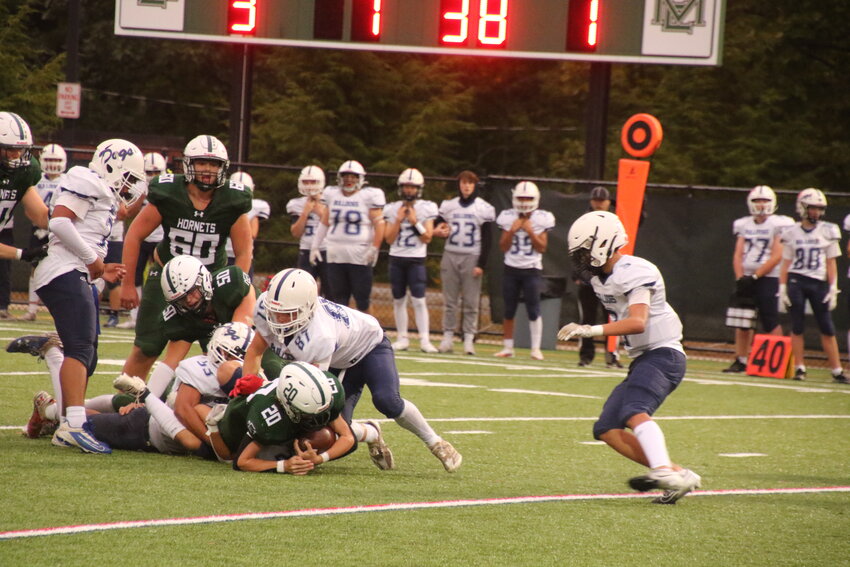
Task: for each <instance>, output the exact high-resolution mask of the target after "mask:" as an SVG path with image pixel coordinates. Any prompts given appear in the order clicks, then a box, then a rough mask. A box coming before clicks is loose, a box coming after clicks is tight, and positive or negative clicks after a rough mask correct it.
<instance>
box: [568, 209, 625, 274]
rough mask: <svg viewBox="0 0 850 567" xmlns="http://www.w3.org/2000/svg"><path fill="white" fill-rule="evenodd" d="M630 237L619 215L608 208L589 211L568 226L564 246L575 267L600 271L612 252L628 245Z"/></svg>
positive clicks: (595, 272)
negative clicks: (606, 209) (608, 210)
mask: <svg viewBox="0 0 850 567" xmlns="http://www.w3.org/2000/svg"><path fill="white" fill-rule="evenodd" d="M628 242H629V237H628V235H627V234H626V229H625V227H624V226H623V223H622V222H620V218H619V217H618V216H617V215H615V214H614V213H609V212H607V211H591V212H589V213H585V214H583V215H582V216H580V217H579V218H578V219H577V220H576V221H575V222H574V223H573V225H572V226H571V227H570V231H569V234H568V235H567V248H568V250H569V252H570V259H571V260H572V261H573V264H574V265H575V267H576V268H578V269H583V270H590V271H591V272H592V273H594V274H599V273H601V270H602V267H603V266H604V265H605V263H606V262H607V261H608V259H609V258H611V256H613V255H614V252H616V251H617V250H619V249H620V248H622V247H623V246H625V245H626V244H628Z"/></svg>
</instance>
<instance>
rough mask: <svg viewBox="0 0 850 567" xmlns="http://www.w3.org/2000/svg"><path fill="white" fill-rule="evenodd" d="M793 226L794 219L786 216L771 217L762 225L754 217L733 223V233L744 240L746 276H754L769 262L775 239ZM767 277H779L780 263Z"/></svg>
mask: <svg viewBox="0 0 850 567" xmlns="http://www.w3.org/2000/svg"><path fill="white" fill-rule="evenodd" d="M793 225H794V219H792V218H791V217H787V216H785V215H769V216H768V217H767V218H765V219H764V222H762V223H757V222H756V221H755V218H754V217H753V216H746V217H741V218H739V219H737V220H736V221H735V222H733V223H732V232H733V233H734V234H735V236H736V237H739V238H743V239H744V256H743V258H742V260H743V266H744V275H745V276H751V275H753V274H754V273H755V271H756V270H757V269H758V268H759V266H761V265H762V264H764V263H765V262H767V260H768V259H769V258H770V253H771V249H772V248H773V243H774V242H775V239H776V238H779V236H780V235H781V234H782V231H783V230H785V229H786V228H788V227H789V226H793ZM765 276H767V277H772V278H776V277H779V263H777V264H776V266H775V267H774V268H773V269H772V270H771V271H770V273H768V274H765Z"/></svg>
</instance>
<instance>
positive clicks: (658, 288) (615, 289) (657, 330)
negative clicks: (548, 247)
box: [558, 211, 701, 504]
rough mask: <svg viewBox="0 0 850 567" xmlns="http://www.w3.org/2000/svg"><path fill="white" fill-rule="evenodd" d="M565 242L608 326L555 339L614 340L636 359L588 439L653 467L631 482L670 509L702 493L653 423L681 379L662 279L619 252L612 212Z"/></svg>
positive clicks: (622, 237)
mask: <svg viewBox="0 0 850 567" xmlns="http://www.w3.org/2000/svg"><path fill="white" fill-rule="evenodd" d="M567 238H568V247H569V253H570V259H571V260H572V262H573V265H574V266H576V267H577V268H579V269H583V270H587V271H588V272H590V273H592V274H593V278H592V279H591V280H590V283H591V285H593V290H594V291H595V292H596V295H597V296H598V297H599V298H600V300H601V301H603V302H604V304H605V306H606V308H607V309H608V312H609V313H611V319H612V322H610V323H607V324H604V325H593V326H590V325H579V324H578V323H569V324H567V325H565V326H563V327H562V328H561V330H560V331H558V339H560V340H562V341H567V340H569V339H571V338H582V337H600V336H609V335H619V336H622V337H623V344H624V345H625V347H626V352H627V353H628V355H629V356H630V357H632V358H633V359H634V360H633V361H632V363H631V364H630V365H629V373H628V375H626V379H625V380H623V381H622V382H620V384H619V385H617V386H616V387H615V388H614V390H613V391H612V392H611V394H610V395H609V396H608V399H607V400H606V401H605V405H604V406H603V407H602V413H601V415H600V416H599V419H598V420H597V421H596V423H595V424H594V425H593V436H594V438H595V439H601V440H602V441H604V442H605V443H607V444H608V445H609V446H610V447H611V448H612V449H614V450H615V451H617V452H618V453H620V454H621V455H623V456H624V457H627V458H629V459H631V460H633V461H635V462H636V463H639V464H641V465H644V466H646V467H649V468H650V469H651V470H650V472H649V474H647V475H645V476H638V477H634V478H632V479H631V480H629V485H630V486H631V487H632V488H633V489H635V490H639V491H641V492H643V491H647V490H652V489H656V488H661V489H663V490H664V494H662V495H661V496H660V497H658V498H656V499H655V500H653V502H655V503H659V504H675V503H676V501H677V500H679V499H680V498H681V497H682V496H684V495H685V494H687V493H688V492H690V491H692V490H693V489H695V488H699V486H700V481H701V479H700V477H699V475H698V474H696V473H695V472H693V471H691V470H688V469H683V468H681V467H680V466H678V465H676V464H674V463H673V462H672V461H671V460H670V456H669V454H668V452H667V444H666V442H665V440H664V433H663V432H662V431H661V428H660V427H659V426H658V424H657V423H656V422H655V421H653V420H652V417H651V416H652V415H653V414H654V413H655V411H656V410H657V409H658V408H659V406H660V405H661V404H662V403H663V402H664V400H665V399H666V398H667V396H669V395H670V393H671V392H673V390H675V389H676V387H677V386H678V385H679V383H680V382H681V381H682V378H683V377H684V375H685V365H686V362H685V361H686V357H685V351H684V349H683V348H682V343H681V339H682V323H681V321H680V320H679V316H678V315H677V314H676V312H675V311H674V310H673V308H672V307H670V305H669V304H668V303H667V298H666V292H665V287H664V278H663V277H662V276H661V272H659V271H658V268H657V267H656V266H655V265H654V264H652V263H651V262H648V261H647V260H644V259H643V258H638V257H637V256H627V255H623V254H620V252H619V250H620V248H622V247H623V246H625V245H626V244H627V243H628V236H627V235H626V230H625V228H623V224H622V223H621V222H620V219H619V218H617V215H615V214H613V213H609V212H602V211H594V212H590V213H585V214H584V215H582V216H581V217H579V218H578V220H576V221H575V222H574V223H573V225H572V226H571V227H570V231H569V235H568V237H567ZM626 427H628V428H629V429H631V430H632V432H634V433H630V432H628V431H626V429H625V428H626Z"/></svg>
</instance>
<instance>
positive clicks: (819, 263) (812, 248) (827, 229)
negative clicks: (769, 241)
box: [782, 221, 841, 281]
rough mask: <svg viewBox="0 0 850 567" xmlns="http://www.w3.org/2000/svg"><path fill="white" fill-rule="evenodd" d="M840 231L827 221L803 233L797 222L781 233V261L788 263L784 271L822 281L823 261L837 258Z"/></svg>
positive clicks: (824, 263) (839, 250) (823, 279)
mask: <svg viewBox="0 0 850 567" xmlns="http://www.w3.org/2000/svg"><path fill="white" fill-rule="evenodd" d="M839 240H841V230H840V229H839V228H838V225H837V224H835V223H831V222H824V221H822V222H819V223H818V224H816V225H815V227H814V228H813V229H811V230H805V229H804V228H803V227H802V225H801V224H800V223H799V222H798V223H796V224H794V225H793V226H791V227H790V228H788V229H786V230H785V231H784V232H783V233H782V244H783V246H784V248H783V250H782V259H783V260H791V265H790V266H789V267H788V272H789V273H792V274H799V275H801V276H807V277H810V278H814V279H816V280H821V281H826V261H827V260H828V259H829V258H835V257H837V256H841V248H840V246H839V245H838V241H839Z"/></svg>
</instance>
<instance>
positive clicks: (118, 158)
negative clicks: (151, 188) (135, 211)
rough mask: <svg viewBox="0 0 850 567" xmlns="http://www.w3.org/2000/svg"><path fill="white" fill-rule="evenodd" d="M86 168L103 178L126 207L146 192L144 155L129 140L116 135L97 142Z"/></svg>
mask: <svg viewBox="0 0 850 567" xmlns="http://www.w3.org/2000/svg"><path fill="white" fill-rule="evenodd" d="M89 168H90V169H91V170H92V171H94V172H95V173H97V174H98V175H100V177H101V178H102V179H103V180H104V181H106V184H107V185H109V187H110V188H111V189H112V191H113V192H114V193H115V194H116V195H117V196H118V198H119V199H121V200H122V201H123V202H124V204H125V205H126V206H127V207H130V206H131V205H132V204H133V203H135V202H136V201H138V200H139V199H141V198H143V197H144V196H145V195H146V194H147V192H148V184H147V182H146V181H145V158H144V157H143V154H142V151H141V150H140V149H139V148H138V147H136V145H135V144H133V143H132V142H128V141H127V140H120V139H117V138H116V139H112V140H106V141H105V142H101V143H100V145H99V146H98V147H96V148H95V150H94V155H93V156H92V160H91V162H89Z"/></svg>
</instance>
